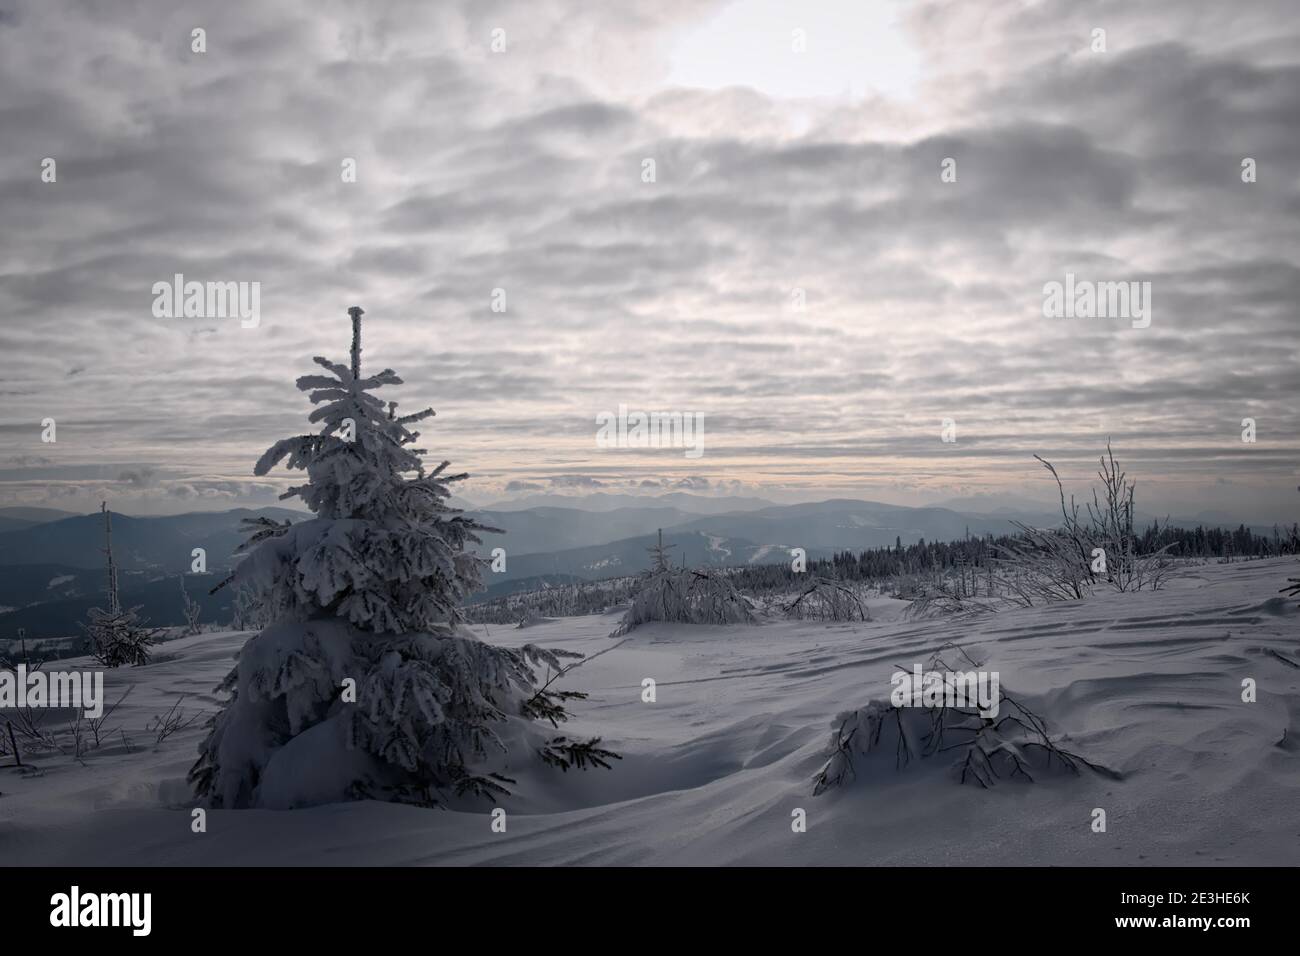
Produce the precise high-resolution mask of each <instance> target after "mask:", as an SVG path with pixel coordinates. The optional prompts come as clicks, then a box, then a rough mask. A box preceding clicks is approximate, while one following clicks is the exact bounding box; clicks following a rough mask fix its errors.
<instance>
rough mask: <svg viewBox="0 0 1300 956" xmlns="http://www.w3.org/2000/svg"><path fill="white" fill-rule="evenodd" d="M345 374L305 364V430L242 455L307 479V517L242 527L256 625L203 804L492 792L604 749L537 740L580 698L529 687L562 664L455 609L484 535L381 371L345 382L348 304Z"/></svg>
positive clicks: (203, 761) (236, 580)
mask: <svg viewBox="0 0 1300 956" xmlns="http://www.w3.org/2000/svg"><path fill="white" fill-rule="evenodd" d="M348 311H349V314H350V315H351V317H352V350H351V364H350V366H344V365H338V364H335V363H333V362H329V361H326V360H325V359H323V358H317V359H316V360H315V361H316V363H317V364H318V365H320V366H322V367H323V368H324V369H325V370H326V371H327V372H328V373H329V374H328V375H305V376H303V377H302V378H299V379H298V383H297V385H298V388H299V389H301V390H302V391H305V392H308V393H309V395H308V397H309V398H310V400H311V401H312V403H313V404H315V405H317V406H318V407H317V408H316V409H315V411H313V412H312V414H311V417H310V420H311V421H312V422H319V423H321V425H322V427H321V430H320V432H319V433H317V434H310V435H303V436H299V437H296V438H287V439H284V440H282V441H279V442H277V443H276V444H275V445H273V446H272V447H271V448H270V449H269V450H268V451H267V452H266V454H264V455H263V456H262V458H261V459H260V460H259V461H258V462H257V465H256V468H255V472H256V474H258V475H265V474H267V473H268V472H269V471H270V470H271V469H272V468H273V467H275V466H276V465H277V464H278V463H280V462H281V461H284V462H285V463H286V464H287V465H288V467H290V468H293V469H300V470H303V471H305V472H306V476H307V480H306V482H305V483H304V484H300V485H297V486H296V487H293V488H290V489H289V490H288V491H287V492H286V493H285V494H284V495H283V496H282V497H285V498H287V497H291V496H297V497H299V498H301V499H302V501H303V502H304V503H305V504H306V505H307V507H308V508H309V509H310V510H311V511H312V512H313V513H314V517H312V518H310V519H307V520H304V521H300V522H296V523H292V524H290V523H288V522H286V523H285V524H283V525H281V524H277V523H275V522H273V521H270V520H269V519H261V521H260V522H256V524H258V525H259V526H258V527H257V528H256V529H255V533H254V535H253V538H252V540H250V542H248V544H249V546H250V547H249V548H248V552H249V553H248V554H247V556H246V557H245V558H244V559H243V560H242V561H241V562H240V563H239V565H238V566H237V567H236V570H235V572H234V574H232V575H231V578H229V579H227V580H228V581H230V582H231V583H233V584H234V585H235V586H236V587H246V588H249V589H251V591H252V592H253V593H254V594H255V596H256V600H257V603H258V605H259V606H260V609H261V610H262V612H264V613H265V614H267V615H268V617H269V620H270V621H271V622H272V623H270V624H269V625H267V626H266V627H265V628H264V629H263V630H261V631H260V632H259V633H258V634H256V635H255V636H254V637H252V638H250V639H249V641H248V642H247V643H246V644H245V645H244V647H243V649H242V650H241V651H240V654H239V657H238V661H237V663H236V665H235V668H234V669H233V670H232V671H231V672H230V674H229V676H228V677H227V678H226V680H225V681H224V682H223V683H222V684H221V686H220V687H219V688H218V689H219V690H222V691H227V692H229V693H230V695H231V696H230V699H229V701H228V702H227V703H226V705H225V707H224V708H223V709H222V710H221V711H220V712H219V713H218V714H217V715H216V716H215V717H214V718H213V720H212V722H211V724H210V726H211V732H210V734H209V736H208V738H207V739H206V740H205V741H204V743H203V744H202V746H201V747H200V754H199V759H198V761H197V762H196V763H195V765H194V767H193V769H192V770H191V771H190V780H191V782H192V784H193V785H194V787H195V791H196V793H197V795H198V796H199V797H200V798H201V799H203V800H205V801H206V802H207V803H209V804H210V805H212V806H218V807H271V808H288V807H295V806H306V805H311V804H316V803H324V802H331V801H336V800H342V799H349V798H366V797H375V798H380V799H391V800H401V801H405V802H413V803H419V804H424V805H432V804H437V803H443V802H445V801H446V800H448V799H449V798H451V797H453V796H455V795H461V794H466V793H479V794H492V793H504V792H508V791H507V785H509V784H511V783H514V782H515V781H514V780H513V779H511V778H510V777H508V776H507V775H506V774H507V772H512V771H514V770H515V769H516V768H518V767H520V766H522V765H523V764H525V763H526V762H528V761H530V760H536V761H537V762H538V764H539V765H540V764H541V763H543V762H544V763H547V764H551V765H556V766H562V767H564V768H567V767H569V766H575V767H585V766H587V765H588V764H592V765H596V766H601V765H604V764H603V763H601V762H599V758H602V757H612V756H614V755H613V754H610V753H609V752H608V751H604V750H601V749H600V748H599V746H598V744H599V739H598V738H597V739H596V740H591V741H585V742H584V741H570V740H568V739H567V738H562V737H554V738H549V739H548V738H547V737H546V736H545V735H544V734H543V733H542V730H541V728H540V726H539V724H538V723H535V722H537V721H546V722H548V723H549V724H550V725H551V727H552V728H555V727H558V725H559V723H560V722H561V721H563V720H565V719H567V716H568V715H567V713H566V712H565V710H564V703H565V702H566V701H569V700H573V699H578V698H581V697H583V696H585V695H582V694H580V693H578V692H574V691H554V690H551V689H550V683H549V682H548V684H547V685H545V686H542V687H541V688H539V687H538V686H537V683H536V677H535V672H536V670H537V669H538V668H540V667H541V666H543V665H544V666H546V667H547V668H548V669H549V671H550V672H551V673H552V674H556V675H558V674H560V673H561V672H562V671H563V670H564V667H563V664H562V663H561V660H560V658H561V657H562V656H564V657H576V656H578V655H572V654H561V653H558V652H551V651H547V650H544V649H542V648H539V647H537V646H535V645H525V646H524V647H520V648H505V647H493V646H491V645H489V644H486V643H484V642H483V641H481V640H479V639H478V638H477V637H476V636H475V635H474V634H472V633H471V632H469V631H468V630H467V629H466V628H465V626H464V624H463V619H462V615H461V612H460V605H461V603H462V601H463V599H464V598H465V597H466V595H468V594H470V593H471V592H473V591H474V590H476V589H477V588H478V587H479V566H480V564H481V563H482V562H481V561H480V559H478V558H477V557H475V556H474V555H473V554H471V553H468V552H467V551H466V550H465V548H466V546H467V545H470V544H475V543H479V538H478V537H477V536H476V532H481V531H493V530H495V529H491V528H485V527H483V526H481V525H479V524H478V523H476V522H475V521H473V520H471V519H470V518H468V517H466V516H464V515H463V514H461V513H459V512H458V511H456V510H455V509H453V508H450V507H449V506H448V505H447V503H446V499H447V498H449V497H450V494H451V492H450V491H449V489H448V485H449V484H450V483H451V482H454V481H459V480H461V479H463V478H465V477H466V475H463V474H454V475H453V474H447V473H446V468H447V466H448V462H445V461H444V462H443V463H442V464H440V465H438V466H437V467H436V468H434V469H433V470H432V471H426V470H425V467H424V463H423V460H422V458H421V456H422V455H423V454H424V453H425V452H424V450H423V449H420V448H416V447H414V443H415V442H416V441H417V440H418V437H419V433H418V432H416V431H413V430H412V429H411V426H412V425H414V424H415V423H417V422H421V421H424V420H425V419H428V418H431V417H432V416H433V414H434V413H433V410H432V409H425V410H423V411H420V412H417V413H415V414H413V415H403V416H399V415H398V414H397V403H396V402H388V403H387V404H385V403H384V402H383V401H382V400H381V399H379V398H377V397H376V396H375V395H374V394H372V393H373V392H374V391H376V390H377V389H379V388H381V387H385V386H392V385H400V384H401V382H402V380H401V379H400V378H399V377H398V376H397V375H396V374H395V373H394V372H393V371H392V370H391V369H384V370H383V371H382V372H379V373H378V374H376V375H371V376H367V377H363V376H362V373H361V315H362V310H361V309H360V308H356V307H354V308H352V309H349V310H348Z"/></svg>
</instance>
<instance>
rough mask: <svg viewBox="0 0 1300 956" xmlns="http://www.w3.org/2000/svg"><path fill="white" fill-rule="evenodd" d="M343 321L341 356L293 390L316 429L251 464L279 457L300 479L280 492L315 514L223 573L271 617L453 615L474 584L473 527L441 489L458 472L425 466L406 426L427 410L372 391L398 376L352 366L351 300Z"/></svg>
mask: <svg viewBox="0 0 1300 956" xmlns="http://www.w3.org/2000/svg"><path fill="white" fill-rule="evenodd" d="M348 313H349V315H350V316H351V319H352V350H351V362H350V366H344V365H340V364H337V363H335V362H330V361H328V360H327V359H324V358H321V357H319V356H318V357H316V359H315V362H316V364H317V365H319V366H321V367H322V368H323V369H325V370H326V371H327V372H328V373H329V374H328V375H320V374H317V375H304V376H302V377H301V378H299V379H298V382H297V385H298V388H299V389H300V390H301V391H304V392H307V393H308V398H309V399H310V400H311V402H312V404H314V405H316V406H317V407H316V408H315V410H314V411H313V412H312V413H311V415H310V419H309V420H310V421H312V422H313V423H321V425H322V427H321V430H320V431H319V432H318V433H316V434H310V435H299V436H296V437H293V438H285V439H281V440H280V441H278V442H276V443H275V444H274V445H272V446H271V447H270V448H269V449H268V450H267V451H266V453H265V454H264V455H262V457H261V458H260V459H258V462H257V465H256V467H255V468H254V472H255V474H257V475H266V474H267V473H268V472H269V471H270V470H271V469H272V468H274V467H276V466H277V465H278V464H280V463H281V462H283V463H284V464H285V465H286V466H287V467H288V468H291V469H297V470H301V471H305V472H306V475H307V481H306V483H305V484H300V485H296V486H294V487H291V488H290V489H289V490H288V491H286V492H285V493H284V494H283V495H281V496H280V497H281V498H290V497H298V498H301V499H302V500H303V502H304V503H305V504H306V505H307V507H308V508H309V509H311V511H312V512H314V513H315V515H316V517H315V518H313V519H311V520H308V521H303V522H299V523H297V524H294V525H292V526H290V527H288V528H287V529H285V530H284V531H277V533H274V534H271V535H259V536H258V537H257V538H255V539H254V540H253V541H250V542H249V544H250V545H255V547H253V549H252V550H251V553H250V554H249V556H248V558H247V559H246V560H245V561H243V562H241V563H240V565H239V567H238V569H237V570H236V572H235V575H234V579H235V580H236V581H237V582H239V583H241V584H246V585H249V586H251V587H253V588H254V589H255V590H257V591H259V592H261V593H262V594H263V595H264V596H265V597H264V600H267V601H268V603H269V606H270V610H271V612H272V614H273V615H274V616H275V617H277V618H278V617H280V616H284V615H293V616H295V617H298V618H300V619H304V618H311V617H322V616H337V617H342V618H346V619H347V620H349V621H351V622H352V623H353V624H355V625H357V626H359V627H363V628H365V629H366V630H372V631H376V632H381V631H382V632H393V633H407V632H412V631H421V630H428V629H429V628H431V627H433V626H436V625H439V624H454V623H459V622H460V621H461V613H460V605H461V604H462V602H463V600H464V598H465V596H466V595H468V594H469V593H472V592H473V591H474V590H476V589H477V588H478V587H479V586H480V585H479V564H480V561H479V559H478V558H477V557H475V556H474V555H473V554H469V553H466V552H465V550H464V549H465V546H466V544H467V543H475V544H477V543H479V539H478V538H477V537H476V536H475V534H474V532H476V531H495V530H496V529H493V528H487V527H485V526H483V525H480V524H478V523H477V522H475V521H473V520H472V519H470V518H466V517H464V516H463V515H461V513H460V512H459V511H458V510H457V509H454V508H451V507H448V506H447V504H446V503H445V502H446V499H447V498H449V497H450V496H451V492H450V490H449V489H448V487H447V485H448V484H449V483H451V482H453V481H460V480H462V479H464V478H466V477H467V475H465V474H455V475H448V474H445V473H444V472H445V470H446V468H447V466H448V465H449V464H450V463H449V462H447V461H444V462H442V464H440V465H438V466H437V467H436V468H435V469H433V470H432V471H431V472H427V473H426V471H425V468H424V462H423V460H422V458H421V456H422V455H424V454H425V451H424V449H421V448H416V447H414V444H415V442H416V441H418V439H419V436H420V433H419V432H417V431H412V430H411V429H410V428H409V427H408V426H410V425H413V424H414V423H416V422H420V421H423V420H425V419H427V418H431V417H433V414H434V412H433V409H431V408H426V409H424V410H423V411H419V412H416V413H414V414H412V415H401V416H399V415H398V414H397V402H394V401H390V402H387V403H385V402H384V401H383V400H381V399H379V398H378V397H376V396H375V395H373V394H372V393H373V392H374V391H376V390H377V389H379V388H382V387H384V386H391V385H401V384H402V379H401V378H400V377H398V375H397V373H395V372H394V371H393V370H392V369H387V368H386V369H384V370H383V371H381V372H379V373H378V374H375V375H371V376H368V377H363V376H362V374H361V316H362V314H363V313H362V309H360V308H359V307H356V306H354V307H352V308H350V309H349V310H348Z"/></svg>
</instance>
